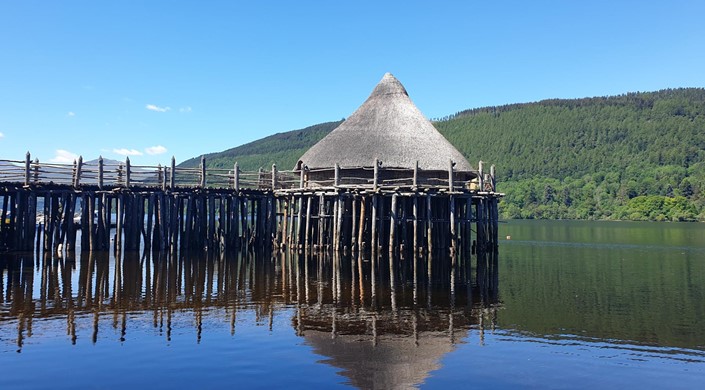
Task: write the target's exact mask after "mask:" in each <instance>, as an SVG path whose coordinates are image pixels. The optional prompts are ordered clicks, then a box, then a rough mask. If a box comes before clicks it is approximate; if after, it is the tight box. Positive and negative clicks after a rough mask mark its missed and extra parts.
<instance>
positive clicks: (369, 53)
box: [0, 0, 705, 165]
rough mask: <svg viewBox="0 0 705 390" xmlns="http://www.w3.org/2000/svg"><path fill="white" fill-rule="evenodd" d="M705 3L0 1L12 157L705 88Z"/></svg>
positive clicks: (3, 100)
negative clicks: (387, 96) (410, 113)
mask: <svg viewBox="0 0 705 390" xmlns="http://www.w3.org/2000/svg"><path fill="white" fill-rule="evenodd" d="M704 15H705V2H704V1H679V0H674V1H658V2H656V1H557V0H556V1H485V2H480V1H442V0H439V1H432V2H431V1H398V2H395V1H388V2H382V1H305V0H298V1H252V2H244V1H234V0H233V1H146V0H139V1H138V0H123V1H71V0H63V1H44V0H39V1H33V0H23V1H9V0H0V50H1V51H0V159H12V160H21V159H23V158H24V154H25V153H26V152H27V151H30V152H31V153H32V156H33V158H34V157H37V158H39V159H40V161H58V162H61V161H66V162H68V161H72V160H73V158H75V156H77V155H82V156H83V157H84V159H86V160H89V159H93V158H97V157H98V155H103V157H106V158H112V159H120V160H122V159H124V158H125V156H126V155H130V159H131V161H132V162H133V164H138V165H156V164H157V163H162V164H166V163H168V162H169V161H170V159H171V156H172V155H173V156H175V157H176V160H177V162H180V161H183V160H185V159H187V158H190V157H194V156H199V155H201V154H204V153H209V152H215V151H221V150H225V149H227V148H230V147H234V146H238V145H241V144H243V143H246V142H249V141H252V140H256V139H259V138H261V137H264V136H267V135H271V134H274V133H277V132H282V131H288V130H293V129H299V128H303V127H306V126H309V125H313V124H316V123H320V122H326V121H332V120H338V119H340V118H343V117H346V116H348V115H350V114H351V113H352V112H353V111H354V110H355V109H356V108H357V107H358V106H359V105H360V104H361V103H362V102H363V101H364V100H365V99H366V98H367V96H368V95H369V93H370V92H371V91H372V88H373V87H374V86H375V84H376V83H377V82H378V81H379V80H380V79H381V78H382V76H383V75H384V73H385V72H391V73H393V74H394V75H395V76H396V77H397V78H398V79H399V80H400V81H401V82H402V83H403V84H404V85H405V87H406V89H407V90H408V91H409V94H410V96H411V98H412V100H414V102H415V103H416V105H417V106H418V107H419V108H420V109H421V111H422V112H424V114H425V115H426V116H427V117H429V118H434V117H442V116H445V115H448V114H452V113H454V112H456V111H460V110H464V109H468V108H475V107H482V106H488V105H501V104H509V103H520V102H529V101H536V100H541V99H546V98H576V97H587V96H604V95H615V94H622V93H626V92H633V91H652V90H658V89H662V88H676V87H703V86H705V22H703V16H704Z"/></svg>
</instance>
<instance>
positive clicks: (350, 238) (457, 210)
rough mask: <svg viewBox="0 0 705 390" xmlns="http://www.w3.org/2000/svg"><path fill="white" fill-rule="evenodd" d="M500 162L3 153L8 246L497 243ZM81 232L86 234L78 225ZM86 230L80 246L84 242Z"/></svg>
mask: <svg viewBox="0 0 705 390" xmlns="http://www.w3.org/2000/svg"><path fill="white" fill-rule="evenodd" d="M502 196H503V194H501V193H497V192H495V169H494V166H493V167H492V168H491V169H490V172H489V173H485V172H483V163H482V162H480V164H479V166H478V170H477V171H460V172H456V171H455V170H454V163H453V162H452V161H450V160H449V164H448V169H447V170H446V171H428V170H420V169H418V164H417V167H416V168H414V169H398V168H393V167H383V166H382V164H381V163H380V162H379V161H376V160H375V161H374V162H372V163H371V165H370V167H342V168H341V167H339V166H337V165H336V166H335V167H333V168H330V169H309V168H307V167H305V166H304V167H302V169H299V170H295V171H279V170H277V168H276V166H275V165H273V166H272V168H271V170H266V171H265V170H263V169H260V170H259V171H256V172H245V171H241V170H240V169H239V167H238V164H237V163H236V164H234V166H233V168H232V169H230V170H228V169H207V168H206V161H205V158H202V159H201V166H200V167H199V168H179V167H176V165H175V161H174V159H173V158H172V162H171V166H169V167H162V166H157V167H149V166H135V165H132V164H131V163H130V160H129V159H126V160H125V162H124V164H123V163H122V162H119V163H116V162H114V161H110V162H109V163H106V162H105V161H103V159H102V158H100V159H98V160H96V161H93V162H83V159H82V158H80V157H79V158H78V159H77V160H76V161H75V162H74V164H44V163H39V161H37V160H32V159H31V157H30V155H29V153H28V154H27V156H26V158H25V160H24V161H12V160H0V207H1V208H0V213H1V215H0V251H3V250H12V251H28V250H32V249H35V248H36V249H37V250H40V248H43V249H44V250H51V251H62V250H65V251H74V250H76V248H78V247H80V249H81V250H82V251H100V250H108V249H110V248H111V247H112V248H113V250H127V251H130V250H139V249H140V248H144V249H145V250H147V249H152V250H166V251H176V250H198V251H202V250H206V251H228V250H230V249H238V248H242V247H262V246H268V247H269V246H275V247H278V248H284V247H286V248H295V249H299V250H310V249H315V250H328V249H331V250H336V251H337V250H343V251H345V250H353V251H361V252H362V251H366V252H372V253H373V254H374V253H376V252H378V251H380V250H383V249H384V250H389V252H390V254H391V253H392V252H398V251H402V250H407V249H408V250H411V249H412V248H413V250H414V251H429V252H430V251H432V250H437V249H449V250H450V251H451V253H455V252H457V251H458V250H463V251H470V250H472V251H473V252H474V251H475V250H478V251H479V250H482V251H484V250H489V249H492V248H494V249H496V244H497V221H498V211H497V204H498V200H499V198H500V197H502ZM79 231H80V233H81V234H80V236H79V235H78V234H77V232H79ZM77 237H80V241H78V242H80V244H77V240H78V239H77Z"/></svg>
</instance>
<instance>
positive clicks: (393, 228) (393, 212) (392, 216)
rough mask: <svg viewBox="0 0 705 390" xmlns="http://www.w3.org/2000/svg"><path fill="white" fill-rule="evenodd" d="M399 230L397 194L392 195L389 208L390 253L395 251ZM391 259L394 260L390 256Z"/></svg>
mask: <svg viewBox="0 0 705 390" xmlns="http://www.w3.org/2000/svg"><path fill="white" fill-rule="evenodd" d="M396 232H397V194H394V195H392V207H391V209H390V210H389V253H390V255H391V254H392V253H394V248H395V246H394V245H395V242H396V241H395V238H396ZM389 261H390V262H391V261H392V257H391V256H390V258H389Z"/></svg>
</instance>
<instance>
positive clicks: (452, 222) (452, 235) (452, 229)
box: [448, 195, 458, 254]
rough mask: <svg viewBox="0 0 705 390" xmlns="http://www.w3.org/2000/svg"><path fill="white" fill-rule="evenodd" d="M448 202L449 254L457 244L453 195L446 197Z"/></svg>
mask: <svg viewBox="0 0 705 390" xmlns="http://www.w3.org/2000/svg"><path fill="white" fill-rule="evenodd" d="M448 203H449V204H448V205H449V206H450V207H449V209H450V221H449V222H450V248H451V254H453V253H454V252H455V250H456V248H457V246H458V243H457V239H458V237H457V235H456V232H455V198H454V197H453V195H450V196H449V197H448Z"/></svg>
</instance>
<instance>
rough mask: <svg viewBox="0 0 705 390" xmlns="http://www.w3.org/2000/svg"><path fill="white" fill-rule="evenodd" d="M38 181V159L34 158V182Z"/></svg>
mask: <svg viewBox="0 0 705 390" xmlns="http://www.w3.org/2000/svg"><path fill="white" fill-rule="evenodd" d="M37 183H39V159H38V158H35V159H34V184H37Z"/></svg>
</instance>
